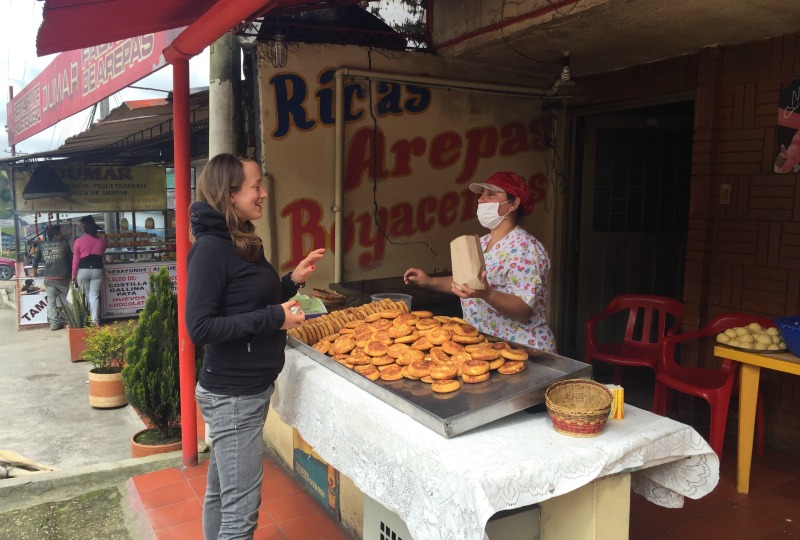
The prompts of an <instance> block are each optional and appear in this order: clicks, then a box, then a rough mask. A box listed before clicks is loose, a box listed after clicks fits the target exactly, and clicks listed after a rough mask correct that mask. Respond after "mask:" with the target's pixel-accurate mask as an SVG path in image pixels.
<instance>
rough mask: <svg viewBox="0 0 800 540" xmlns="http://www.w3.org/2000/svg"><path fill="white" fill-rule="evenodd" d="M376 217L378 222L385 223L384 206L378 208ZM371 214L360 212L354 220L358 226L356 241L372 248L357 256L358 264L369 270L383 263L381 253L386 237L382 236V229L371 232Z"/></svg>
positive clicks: (383, 249)
mask: <svg viewBox="0 0 800 540" xmlns="http://www.w3.org/2000/svg"><path fill="white" fill-rule="evenodd" d="M378 218H379V222H380V223H386V208H379V209H378ZM372 219H373V218H372V214H367V213H364V214H361V215H359V216H358V217H357V218H356V219H355V221H356V224H357V225H358V228H359V234H358V243H359V245H361V246H363V247H365V248H369V247H372V248H373V250H372V252H371V253H370V252H369V251H366V252H364V253H362V254H360V255H359V256H358V266H359V267H361V268H363V269H364V270H371V269H373V268H378V267H379V266H380V265H381V263H383V253H384V251H385V247H386V238H385V237H384V236H383V231H379V230H377V226H376V227H375V229H376V230H375V233H374V234H373V233H372Z"/></svg>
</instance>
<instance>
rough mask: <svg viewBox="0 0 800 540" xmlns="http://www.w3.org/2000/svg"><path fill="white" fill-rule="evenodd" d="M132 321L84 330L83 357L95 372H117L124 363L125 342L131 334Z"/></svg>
mask: <svg viewBox="0 0 800 540" xmlns="http://www.w3.org/2000/svg"><path fill="white" fill-rule="evenodd" d="M133 325H134V323H133V321H125V322H118V323H114V324H107V325H105V326H92V327H90V328H89V329H88V330H87V331H86V337H85V338H84V343H85V344H86V349H85V350H84V352H83V359H84V360H86V361H87V362H89V363H90V364H92V365H93V366H94V369H95V373H119V372H120V371H122V367H123V366H124V365H125V342H126V341H127V339H128V338H129V337H131V335H133V328H134V326H133Z"/></svg>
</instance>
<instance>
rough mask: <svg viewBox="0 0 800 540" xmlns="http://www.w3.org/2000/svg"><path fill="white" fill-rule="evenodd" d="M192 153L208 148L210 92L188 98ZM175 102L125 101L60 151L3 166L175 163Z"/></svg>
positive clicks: (7, 160) (20, 158) (10, 160)
mask: <svg viewBox="0 0 800 540" xmlns="http://www.w3.org/2000/svg"><path fill="white" fill-rule="evenodd" d="M189 116H190V121H191V131H192V133H193V135H194V134H197V135H200V134H203V135H204V136H205V142H203V140H202V139H203V137H199V136H196V137H194V138H196V139H197V141H194V140H193V143H196V144H193V145H192V153H193V154H195V155H202V152H203V149H206V153H207V147H208V90H207V89H203V90H200V91H196V92H195V93H193V94H192V95H191V96H190V99H189ZM172 130H173V126H172V101H171V100H170V99H169V98H167V99H147V100H141V101H128V102H124V103H123V104H122V105H120V106H119V107H117V108H115V109H114V110H112V111H111V113H109V115H108V116H107V117H106V118H104V119H103V120H100V121H99V122H96V123H95V124H93V125H92V126H91V127H90V128H89V129H87V130H86V131H83V132H81V133H79V134H77V135H74V136H72V137H70V138H68V139H67V140H66V141H64V144H63V145H61V146H60V147H59V148H58V149H57V150H50V151H47V152H39V153H36V154H28V155H22V156H14V157H11V158H5V159H2V160H0V164H4V163H5V164H10V163H14V162H19V161H41V160H44V159H56V158H68V159H73V160H75V161H81V162H97V163H101V162H102V163H137V164H141V163H146V162H150V161H158V162H167V163H169V162H171V161H172V152H173V148H172Z"/></svg>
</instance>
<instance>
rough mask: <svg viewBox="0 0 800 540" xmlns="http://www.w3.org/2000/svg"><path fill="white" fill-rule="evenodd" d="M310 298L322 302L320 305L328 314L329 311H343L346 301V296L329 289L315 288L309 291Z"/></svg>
mask: <svg viewBox="0 0 800 540" xmlns="http://www.w3.org/2000/svg"><path fill="white" fill-rule="evenodd" d="M311 296H313V297H314V298H319V299H320V300H321V301H322V304H323V305H324V306H325V309H327V310H328V313H330V312H331V311H336V310H337V309H343V308H344V306H345V301H346V300H347V297H346V296H343V295H341V294H339V293H337V292H335V291H331V290H329V289H316V288H315V289H313V290H312V291H311Z"/></svg>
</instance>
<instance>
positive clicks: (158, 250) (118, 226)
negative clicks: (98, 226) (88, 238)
mask: <svg viewBox="0 0 800 540" xmlns="http://www.w3.org/2000/svg"><path fill="white" fill-rule="evenodd" d="M109 217H110V218H111V219H109ZM103 234H104V235H105V238H106V252H105V263H106V264H115V263H117V264H120V263H137V262H155V261H174V260H175V211H174V210H156V211H147V212H114V213H111V214H110V215H109V214H106V223H105V227H104V232H103Z"/></svg>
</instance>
